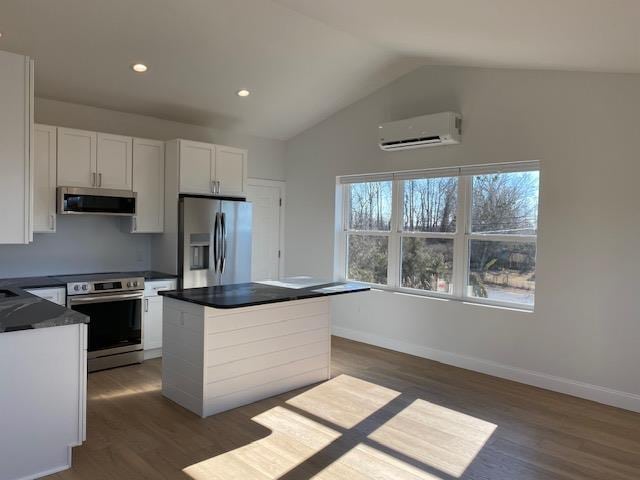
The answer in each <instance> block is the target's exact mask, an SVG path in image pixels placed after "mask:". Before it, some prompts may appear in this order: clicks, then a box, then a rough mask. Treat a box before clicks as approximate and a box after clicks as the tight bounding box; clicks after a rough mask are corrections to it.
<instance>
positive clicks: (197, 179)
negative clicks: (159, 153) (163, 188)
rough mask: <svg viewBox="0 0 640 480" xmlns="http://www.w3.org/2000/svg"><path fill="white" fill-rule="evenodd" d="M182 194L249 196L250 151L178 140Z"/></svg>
mask: <svg viewBox="0 0 640 480" xmlns="http://www.w3.org/2000/svg"><path fill="white" fill-rule="evenodd" d="M170 143H171V144H172V148H171V149H170V151H171V152H174V153H175V155H176V156H177V162H176V163H177V167H178V172H177V174H178V178H179V193H194V194H200V195H221V196H232V197H245V196H246V191H247V151H246V150H242V149H239V148H233V147H226V146H223V145H213V144H210V143H202V142H193V141H190V140H174V141H172V142H170Z"/></svg>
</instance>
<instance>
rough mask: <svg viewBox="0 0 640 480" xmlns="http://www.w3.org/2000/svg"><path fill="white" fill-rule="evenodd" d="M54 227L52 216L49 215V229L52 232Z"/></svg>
mask: <svg viewBox="0 0 640 480" xmlns="http://www.w3.org/2000/svg"><path fill="white" fill-rule="evenodd" d="M53 226H54V218H53V215H49V229H51V230H53V228H54V227H53Z"/></svg>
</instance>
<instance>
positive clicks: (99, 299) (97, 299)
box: [69, 292, 144, 306]
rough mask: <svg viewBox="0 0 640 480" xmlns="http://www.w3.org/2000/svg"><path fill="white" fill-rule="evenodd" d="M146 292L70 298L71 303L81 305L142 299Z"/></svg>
mask: <svg viewBox="0 0 640 480" xmlns="http://www.w3.org/2000/svg"><path fill="white" fill-rule="evenodd" d="M143 297H144V294H143V293H142V292H140V293H124V294H120V293H119V294H116V295H91V296H87V297H85V296H83V297H71V298H69V305H70V306H72V305H81V304H86V303H105V302H119V301H122V300H135V299H142V298H143Z"/></svg>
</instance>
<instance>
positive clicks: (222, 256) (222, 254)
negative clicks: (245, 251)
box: [220, 212, 227, 274]
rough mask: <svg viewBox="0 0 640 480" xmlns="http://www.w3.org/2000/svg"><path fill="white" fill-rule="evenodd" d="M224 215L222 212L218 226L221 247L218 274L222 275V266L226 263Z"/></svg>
mask: <svg viewBox="0 0 640 480" xmlns="http://www.w3.org/2000/svg"><path fill="white" fill-rule="evenodd" d="M225 219H226V214H225V213H224V212H222V214H221V221H220V226H221V227H222V247H221V249H220V250H221V255H220V256H221V261H220V274H223V273H224V266H225V264H226V262H227V225H226V220H225Z"/></svg>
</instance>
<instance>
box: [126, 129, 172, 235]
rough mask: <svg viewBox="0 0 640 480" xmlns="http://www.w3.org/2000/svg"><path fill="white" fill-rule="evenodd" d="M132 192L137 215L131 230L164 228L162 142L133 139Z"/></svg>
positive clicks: (133, 231)
mask: <svg viewBox="0 0 640 480" xmlns="http://www.w3.org/2000/svg"><path fill="white" fill-rule="evenodd" d="M133 191H134V192H136V193H137V194H138V195H137V197H136V216H135V217H134V219H133V222H132V229H131V232H132V233H136V232H139V233H154V232H155V233H157V232H162V231H163V230H164V142H160V141H158V140H145V139H142V138H134V139H133Z"/></svg>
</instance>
